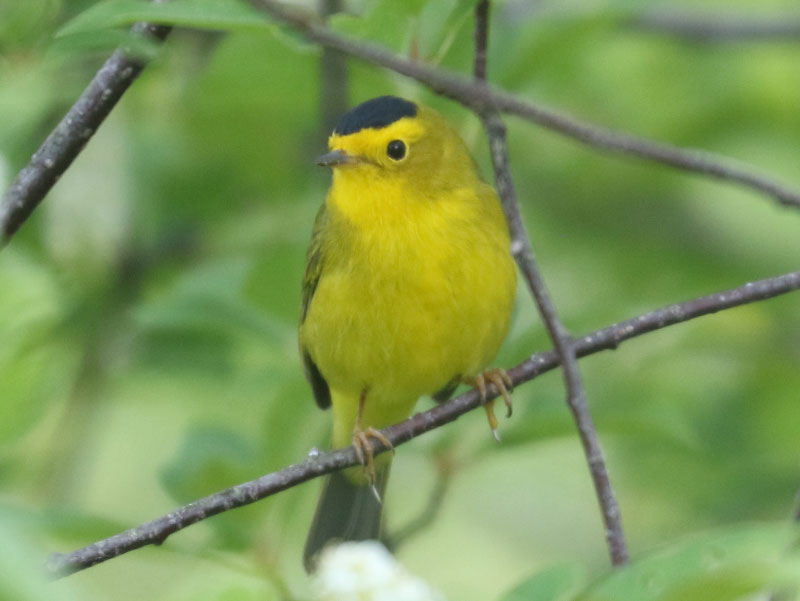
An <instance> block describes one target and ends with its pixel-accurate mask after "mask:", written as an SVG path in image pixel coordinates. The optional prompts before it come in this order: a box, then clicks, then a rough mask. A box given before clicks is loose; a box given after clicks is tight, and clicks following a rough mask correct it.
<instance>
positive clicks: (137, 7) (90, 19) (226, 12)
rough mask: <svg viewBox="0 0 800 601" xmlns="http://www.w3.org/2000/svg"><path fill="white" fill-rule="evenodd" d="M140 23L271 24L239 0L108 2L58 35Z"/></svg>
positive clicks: (199, 25)
mask: <svg viewBox="0 0 800 601" xmlns="http://www.w3.org/2000/svg"><path fill="white" fill-rule="evenodd" d="M139 21H148V22H150V23H159V24H169V25H181V26H184V27H194V28H197V29H224V30H253V29H269V28H272V27H273V25H272V24H271V23H270V22H269V21H267V20H266V19H265V18H264V16H263V14H261V13H260V12H258V11H257V10H255V9H254V8H252V7H250V6H249V5H247V4H245V3H243V2H240V1H239V0H173V1H172V2H167V3H164V4H154V3H153V2H145V1H143V0H109V1H108V2H101V3H99V4H96V5H94V6H92V7H91V8H90V9H89V10H87V11H85V12H83V13H81V14H80V15H78V16H77V17H75V18H74V19H72V20H71V21H69V22H68V23H67V24H66V25H65V26H64V27H62V28H61V30H60V31H59V32H58V34H57V35H58V36H65V35H75V34H79V33H87V32H93V31H98V30H103V29H109V28H114V27H122V26H127V25H131V24H133V23H136V22H139Z"/></svg>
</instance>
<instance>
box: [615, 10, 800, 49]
mask: <svg viewBox="0 0 800 601" xmlns="http://www.w3.org/2000/svg"><path fill="white" fill-rule="evenodd" d="M626 25H628V27H631V28H634V29H638V30H642V31H648V32H653V33H660V34H665V35H671V36H676V37H679V38H683V39H685V40H688V41H691V42H764V41H776V42H780V41H792V40H798V39H800V14H798V13H797V12H795V13H793V14H786V15H783V16H782V17H777V16H773V17H767V16H760V17H759V16H745V15H733V14H711V13H696V12H694V11H692V12H689V11H682V10H678V11H674V10H670V11H666V10H659V11H654V12H651V13H645V14H644V15H641V16H638V17H634V18H632V19H630V20H629V21H628V22H627V23H626Z"/></svg>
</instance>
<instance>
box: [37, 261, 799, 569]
mask: <svg viewBox="0 0 800 601" xmlns="http://www.w3.org/2000/svg"><path fill="white" fill-rule="evenodd" d="M797 289H800V271H794V272H792V273H787V274H784V275H780V276H775V277H772V278H767V279H764V280H758V281H755V282H750V283H748V284H745V285H743V286H740V287H738V288H733V289H731V290H726V291H724V292H718V293H715V294H710V295H708V296H703V297H700V298H695V299H692V300H689V301H686V302H683V303H677V304H673V305H668V306H666V307H662V308H660V309H656V310H655V311H651V312H649V313H645V314H644V315H640V316H638V317H634V318H633V319H629V320H627V321H622V322H619V323H616V324H614V325H612V326H609V327H607V328H604V329H602V330H597V331H596V332H592V333H591V334H587V335H586V336H584V337H582V338H578V339H576V340H575V343H574V346H573V348H574V349H575V354H576V355H577V356H578V357H585V356H586V355H591V354H594V353H597V352H600V351H603V350H609V349H615V348H617V347H618V346H619V345H620V344H621V343H622V342H624V341H625V340H629V339H631V338H635V337H637V336H641V335H642V334H646V333H648V332H652V331H653V330H658V329H660V328H664V327H667V326H671V325H674V324H677V323H681V322H683V321H688V320H690V319H694V318H696V317H700V316H702V315H708V314H709V313H716V312H717V311H722V310H724V309H730V308H732V307H737V306H739V305H744V304H747V303H752V302H755V301H760V300H765V299H768V298H773V297H775V296H778V295H781V294H786V293H787V292H791V291H794V290H797ZM558 365H559V359H558V353H557V352H556V351H555V350H549V351H545V352H541V353H536V354H534V355H532V356H531V357H529V358H528V359H527V360H526V361H524V362H523V363H521V364H520V365H517V366H516V367H513V368H512V369H510V370H508V374H509V376H511V379H512V381H513V383H514V385H515V386H519V385H521V384H523V383H524V382H528V381H530V380H533V379H534V378H537V377H538V376H540V375H542V374H543V373H545V372H548V371H550V370H552V369H555V368H556V367H558ZM497 395H498V391H497V389H496V388H495V386H494V385H493V384H492V385H489V386H488V387H487V396H488V397H489V398H495V397H497ZM481 405H482V401H481V398H480V395H479V394H478V392H477V391H476V390H474V389H473V390H469V391H467V392H465V393H464V394H462V395H459V396H457V397H455V398H454V399H451V400H450V401H448V402H446V403H444V404H442V405H438V406H436V407H434V408H432V409H430V410H428V411H425V412H423V413H418V414H416V415H414V416H412V417H411V418H409V419H407V420H406V421H404V422H400V423H399V424H396V425H394V426H391V427H389V428H386V429H385V430H383V433H384V435H385V436H386V437H387V438H388V439H389V441H390V442H391V443H392V444H393V445H394V446H398V445H400V444H403V443H404V442H407V441H409V440H411V439H412V438H415V437H417V436H419V435H421V434H423V433H425V432H428V431H430V430H433V429H435V428H438V427H441V426H443V425H445V424H447V423H449V422H452V421H454V420H456V419H457V418H458V417H460V416H461V415H463V414H465V413H467V412H468V411H471V410H472V409H475V408H477V407H480V406H481ZM373 448H374V450H375V452H376V453H381V452H384V451H385V450H386V449H385V448H384V447H383V445H382V444H380V442H378V441H375V440H373ZM357 462H358V459H357V458H356V454H355V451H354V450H353V447H347V448H345V449H339V450H336V451H331V452H328V453H319V452H317V453H312V454H309V456H308V457H307V458H306V460H305V461H303V462H302V463H297V464H294V465H290V466H288V467H285V468H283V469H282V470H280V471H277V472H273V473H271V474H267V475H265V476H262V477H261V478H258V479H256V480H251V481H250V482H245V483H244V484H239V485H237V486H233V487H231V488H228V489H226V490H223V491H221V492H218V493H215V494H212V495H209V496H207V497H204V498H203V499H200V500H198V501H195V502H193V503H189V504H188V505H184V506H183V507H180V508H179V509H176V510H175V511H173V512H172V513H169V514H167V515H165V516H162V517H160V518H157V519H155V520H153V521H151V522H147V523H145V524H142V525H140V526H137V527H136V528H132V529H130V530H126V531H125V532H121V533H119V534H116V535H114V536H111V537H110V538H106V539H103V540H101V541H98V542H96V543H93V544H91V545H88V546H86V547H83V548H81V549H78V550H77V551H73V552H72V553H55V554H53V555H52V556H51V557H50V558H49V560H48V562H47V566H46V570H47V572H48V573H49V574H50V575H51V576H53V577H56V578H58V577H62V576H66V575H68V574H72V573H74V572H78V571H80V570H83V569H85V568H88V567H90V566H93V565H95V564H98V563H101V562H104V561H107V560H109V559H112V558H113V557H117V556H119V555H122V554H123V553H128V552H129V551H133V550H134V549H138V548H140V547H144V546H146V545H156V544H160V543H163V542H164V541H165V540H166V539H167V537H168V536H169V535H171V534H173V533H175V532H177V531H179V530H182V529H184V528H186V527H187V526H190V525H192V524H195V523H197V522H199V521H201V520H204V519H206V518H209V517H211V516H213V515H216V514H218V513H222V512H224V511H228V510H231V509H235V508H237V507H242V506H244V505H249V504H250V503H253V502H255V501H258V500H260V499H263V498H265V497H269V496H271V495H274V494H275V493H278V492H280V491H282V490H285V489H287V488H290V487H292V486H296V485H298V484H301V483H302V482H306V481H308V480H311V479H312V478H316V477H318V476H322V475H323V474H327V473H330V472H333V471H336V470H340V469H343V468H345V467H349V466H352V465H356V463H357Z"/></svg>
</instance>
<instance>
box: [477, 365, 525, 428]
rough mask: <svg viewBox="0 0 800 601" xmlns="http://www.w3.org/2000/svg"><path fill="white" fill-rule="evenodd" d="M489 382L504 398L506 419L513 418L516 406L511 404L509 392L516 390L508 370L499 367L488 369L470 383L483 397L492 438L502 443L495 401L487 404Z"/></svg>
mask: <svg viewBox="0 0 800 601" xmlns="http://www.w3.org/2000/svg"><path fill="white" fill-rule="evenodd" d="M487 382H489V383H491V384H494V385H495V386H496V387H497V390H498V391H499V392H500V396H502V397H503V402H504V403H505V405H506V417H511V413H512V412H513V409H514V406H513V403H512V402H511V393H510V392H509V391H510V390H512V389H513V388H514V382H512V381H511V377H510V376H509V375H508V374H507V373H506V370H504V369H500V368H499V367H496V368H492V369H487V370H486V371H485V372H483V373H482V374H478V375H477V376H475V378H474V379H473V380H472V381H471V382H470V383H471V384H473V385H474V386H475V388H477V389H478V392H479V393H480V395H481V400H482V401H483V402H484V404H483V408H484V409H485V410H486V417H487V418H488V420H489V427H490V428H491V429H492V436H494V439H495V440H496V441H497V442H500V434H499V433H498V432H497V426H498V423H497V416H495V414H494V399H492V400H491V401H489V402H486V383H487Z"/></svg>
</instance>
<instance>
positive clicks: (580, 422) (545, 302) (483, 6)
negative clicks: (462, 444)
mask: <svg viewBox="0 0 800 601" xmlns="http://www.w3.org/2000/svg"><path fill="white" fill-rule="evenodd" d="M488 30H489V0H481V2H479V3H478V6H477V8H476V9H475V63H474V75H475V78H476V79H477V80H478V81H482V82H484V83H485V82H486V80H485V78H486V69H487V67H486V64H487V61H486V51H487V44H488V39H489V33H488ZM481 119H482V120H483V124H484V127H485V128H486V133H487V135H488V137H489V147H490V150H491V155H492V166H493V167H494V175H495V182H496V184H497V192H498V194H499V195H500V199H501V200H502V203H503V210H504V211H505V214H506V219H507V221H508V226H509V229H510V231H511V248H512V252H513V254H514V258H515V259H516V260H517V264H518V265H519V268H520V271H522V273H523V275H524V277H525V280H526V282H527V283H528V288H530V291H531V293H532V294H533V298H534V299H535V301H536V306H537V307H538V309H539V314H540V315H541V316H542V321H544V324H545V326H546V327H547V332H548V334H549V335H550V340H551V341H552V342H553V346H554V347H555V349H556V351H557V352H558V356H559V358H560V361H561V365H562V366H563V373H564V384H565V386H566V388H567V404H568V405H569V409H570V411H571V412H572V416H573V419H574V420H575V424H576V425H577V427H578V433H579V435H580V439H581V444H582V445H583V451H584V453H585V454H586V460H587V462H588V464H589V471H590V473H591V475H592V482H593V483H594V487H595V492H596V494H597V500H598V502H599V504H600V510H601V513H602V515H603V522H604V524H605V534H606V543H607V544H608V549H609V554H610V555H611V562H612V563H613V564H614V565H621V564H624V563H627V562H628V559H629V556H628V547H627V544H626V543H625V534H624V532H623V530H622V514H621V512H620V509H619V504H618V503H617V498H616V495H615V494H614V489H613V487H612V486H611V480H610V479H609V477H608V469H607V468H606V463H605V459H604V458H603V450H602V448H601V447H600V440H599V439H598V436H597V428H595V425H594V421H593V420H592V415H591V413H590V412H589V406H588V404H587V402H586V392H585V390H584V387H583V382H582V378H581V372H580V369H579V368H578V361H577V359H576V358H575V348H574V347H573V340H572V336H571V335H570V333H569V332H568V331H567V328H566V327H565V326H564V324H563V322H562V321H561V318H560V317H559V316H558V312H557V311H556V307H555V304H553V301H552V299H551V298H550V293H549V291H548V290H547V285H546V284H545V282H544V278H543V277H542V274H541V271H540V270H539V266H538V264H537V262H536V257H535V255H534V253H533V248H532V247H531V243H530V238H529V237H528V233H527V232H526V231H525V224H524V222H523V221H522V215H521V214H520V210H519V203H518V202H517V194H516V190H515V189H514V181H513V179H512V178H511V167H510V163H509V157H508V144H507V143H506V127H505V124H504V123H503V121H502V119H500V117H499V116H498V114H497V113H496V112H494V111H487V112H484V113H482V114H481Z"/></svg>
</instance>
